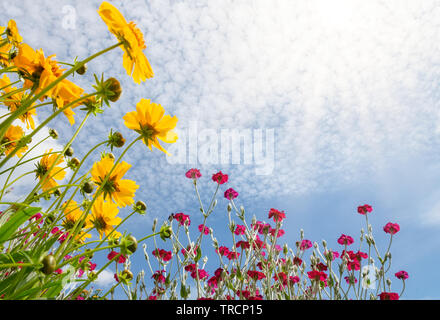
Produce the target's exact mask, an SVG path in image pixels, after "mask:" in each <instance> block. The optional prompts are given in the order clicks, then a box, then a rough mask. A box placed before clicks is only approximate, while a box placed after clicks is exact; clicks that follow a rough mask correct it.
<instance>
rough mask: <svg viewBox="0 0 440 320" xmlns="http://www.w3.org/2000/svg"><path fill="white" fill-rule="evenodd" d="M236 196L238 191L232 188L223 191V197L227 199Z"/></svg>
mask: <svg viewBox="0 0 440 320" xmlns="http://www.w3.org/2000/svg"><path fill="white" fill-rule="evenodd" d="M237 197H238V192H237V191H235V190H234V189H232V188H229V189H228V190H226V191H225V198H226V199H228V200H232V199H235V198H237Z"/></svg>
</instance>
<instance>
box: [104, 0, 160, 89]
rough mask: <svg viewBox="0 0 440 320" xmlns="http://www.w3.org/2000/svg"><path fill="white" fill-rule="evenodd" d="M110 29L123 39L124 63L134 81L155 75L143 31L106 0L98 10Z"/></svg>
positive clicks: (119, 38) (137, 81)
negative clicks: (147, 53)
mask: <svg viewBox="0 0 440 320" xmlns="http://www.w3.org/2000/svg"><path fill="white" fill-rule="evenodd" d="M98 13H99V15H100V16H101V18H102V19H103V20H104V22H105V23H106V24H107V27H108V29H109V30H110V32H111V33H113V34H114V35H115V36H116V37H117V38H118V40H119V41H123V42H124V44H123V47H122V50H123V51H124V56H123V58H122V64H123V66H124V68H125V70H126V71H127V74H128V75H129V76H132V77H133V80H134V82H136V83H140V82H141V81H145V80H146V79H147V78H152V77H153V76H154V73H153V69H152V68H151V66H150V63H149V62H148V60H147V57H146V56H145V54H144V53H143V51H142V50H144V49H145V48H146V45H145V40H144V36H143V34H142V32H141V31H140V30H139V28H137V27H136V24H135V23H134V22H132V21H130V22H129V23H127V21H126V20H125V18H124V17H123V16H122V14H121V13H120V12H119V11H118V9H116V8H115V7H114V6H113V5H111V4H110V3H108V2H106V1H104V2H103V3H102V4H101V6H100V7H99V10H98Z"/></svg>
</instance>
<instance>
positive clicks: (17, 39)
mask: <svg viewBox="0 0 440 320" xmlns="http://www.w3.org/2000/svg"><path fill="white" fill-rule="evenodd" d="M6 36H7V37H8V40H9V42H10V43H13V44H14V45H17V44H19V43H21V42H23V38H22V37H21V36H20V34H19V33H18V29H17V24H16V23H15V21H14V20H9V22H8V27H7V28H6Z"/></svg>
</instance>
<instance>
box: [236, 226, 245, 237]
mask: <svg viewBox="0 0 440 320" xmlns="http://www.w3.org/2000/svg"><path fill="white" fill-rule="evenodd" d="M245 231H246V227H245V226H241V225H237V228H235V231H234V233H235V234H236V235H237V236H239V235H242V234H244V232H245Z"/></svg>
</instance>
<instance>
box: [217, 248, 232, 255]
mask: <svg viewBox="0 0 440 320" xmlns="http://www.w3.org/2000/svg"><path fill="white" fill-rule="evenodd" d="M216 252H217V253H219V254H220V255H222V256H227V255H228V254H229V249H228V248H227V247H225V246H221V247H219V248H218V249H217V250H216Z"/></svg>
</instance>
